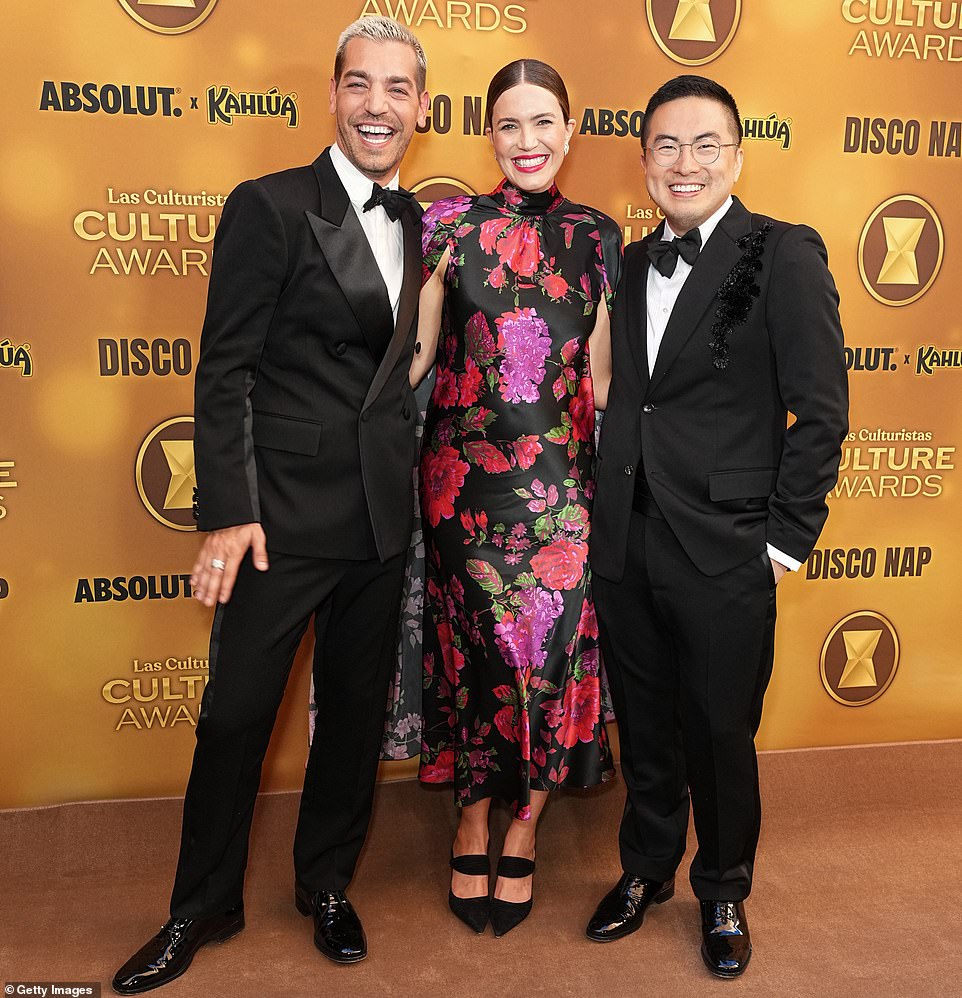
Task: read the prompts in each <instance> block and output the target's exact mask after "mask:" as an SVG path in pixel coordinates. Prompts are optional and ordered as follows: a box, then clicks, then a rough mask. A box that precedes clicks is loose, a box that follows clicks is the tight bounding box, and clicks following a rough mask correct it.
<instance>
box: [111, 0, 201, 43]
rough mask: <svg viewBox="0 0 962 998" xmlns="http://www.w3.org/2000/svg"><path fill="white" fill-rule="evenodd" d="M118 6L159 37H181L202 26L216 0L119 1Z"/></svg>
mask: <svg viewBox="0 0 962 998" xmlns="http://www.w3.org/2000/svg"><path fill="white" fill-rule="evenodd" d="M120 6H121V7H123V8H124V10H125V11H127V13H128V14H129V15H130V16H131V17H132V18H133V19H134V20H135V21H136V22H137V23H138V24H139V25H141V26H142V27H145V28H149V29H150V30H151V31H156V32H158V33H159V34H161V35H182V34H183V33H184V32H185V31H193V29H194V28H196V27H197V26H198V25H200V24H203V23H204V21H206V20H207V18H208V17H210V15H211V13H212V12H213V10H214V7H216V6H217V0H120Z"/></svg>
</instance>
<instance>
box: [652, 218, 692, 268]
mask: <svg viewBox="0 0 962 998" xmlns="http://www.w3.org/2000/svg"><path fill="white" fill-rule="evenodd" d="M700 249H701V233H700V232H699V231H698V229H689V230H688V232H686V233H685V234H684V235H683V236H675V238H674V239H672V240H671V241H670V242H669V241H668V240H667V239H659V240H658V242H657V243H650V244H649V245H648V259H649V260H651V265H652V266H653V267H654V268H655V270H657V271H658V273H659V274H661V275H662V276H663V277H671V275H672V274H673V273H674V272H675V266H676V265H677V263H678V257H679V256H680V257H681V258H682V260H684V261H685V263H687V264H688V266H689V267H692V266H694V264H695V261H696V260H697V259H698V252H699V250H700Z"/></svg>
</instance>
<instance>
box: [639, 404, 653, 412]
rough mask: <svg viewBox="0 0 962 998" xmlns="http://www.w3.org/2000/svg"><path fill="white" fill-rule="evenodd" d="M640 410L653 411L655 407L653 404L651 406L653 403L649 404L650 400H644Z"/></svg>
mask: <svg viewBox="0 0 962 998" xmlns="http://www.w3.org/2000/svg"><path fill="white" fill-rule="evenodd" d="M641 411H642V412H654V411H655V407H654V406H653V405H652V404H651V403H650V402H646V403H645V404H644V405H643V406H642V407H641Z"/></svg>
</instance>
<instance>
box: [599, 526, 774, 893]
mask: <svg viewBox="0 0 962 998" xmlns="http://www.w3.org/2000/svg"><path fill="white" fill-rule="evenodd" d="M594 587H595V588H594V595H595V604H596V607H597V611H598V619H599V624H600V628H601V646H602V654H603V655H604V664H605V671H606V674H607V677H608V683H609V687H610V690H611V698H612V703H613V705H614V708H615V714H616V717H617V719H618V734H619V738H620V742H621V768H622V775H623V777H624V780H625V785H626V788H627V800H626V802H625V811H624V815H623V818H622V822H621V830H620V835H619V843H620V847H621V862H622V866H623V868H624V870H625V871H626V872H627V873H631V874H634V875H636V876H639V877H644V878H646V879H650V880H655V881H665V880H668V879H669V878H671V877H672V876H674V874H675V870H676V868H677V867H678V865H679V863H680V862H681V859H682V857H683V856H684V854H685V846H686V837H687V830H688V814H689V801H690V809H691V813H692V814H693V816H694V821H695V832H696V835H697V838H698V850H697V852H696V854H695V857H694V860H693V862H692V865H691V869H690V880H691V885H692V888H693V890H694V892H695V895H696V896H697V897H699V898H700V899H702V900H722V901H740V900H743V899H744V898H746V897H747V896H748V894H749V893H750V891H751V883H752V870H753V866H754V860H755V850H756V847H757V844H758V833H759V828H760V824H761V803H760V799H759V792H758V766H757V762H756V757H755V741H754V739H755V733H756V732H757V730H758V725H759V722H760V721H761V713H762V699H763V697H764V694H765V689H766V687H767V686H768V682H769V679H770V678H771V673H772V661H773V653H774V636H775V578H774V573H773V571H772V566H771V562H770V560H769V558H768V555H767V553H762V554H759V555H758V556H757V557H754V558H752V559H751V560H750V561H747V562H745V563H744V564H742V565H738V566H737V567H735V568H733V569H731V570H730V571H727V572H724V573H722V574H721V575H718V576H706V575H704V574H702V573H701V572H700V571H699V570H698V569H697V568H696V567H695V565H694V564H693V563H692V561H691V559H690V558H689V557H688V555H687V554H686V553H685V551H684V549H683V548H682V546H681V544H680V543H679V542H678V540H677V538H676V537H675V535H674V533H673V532H672V530H671V528H670V527H669V525H668V523H667V522H666V521H665V520H664V519H661V518H660V517H659V516H652V515H647V516H646V515H643V514H641V513H638V512H632V514H631V526H630V530H629V537H628V552H627V562H626V568H625V575H624V578H623V580H622V581H621V582H618V583H613V582H611V581H609V580H607V579H605V578H603V577H601V576H599V575H597V574H596V575H595V576H594Z"/></svg>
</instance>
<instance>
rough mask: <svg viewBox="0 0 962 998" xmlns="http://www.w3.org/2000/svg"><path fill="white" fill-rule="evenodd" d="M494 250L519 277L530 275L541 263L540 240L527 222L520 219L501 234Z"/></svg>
mask: <svg viewBox="0 0 962 998" xmlns="http://www.w3.org/2000/svg"><path fill="white" fill-rule="evenodd" d="M495 250H496V251H497V254H498V259H499V260H500V261H501V262H502V263H503V264H504V265H505V266H506V267H507V268H508V269H509V270H512V271H514V273H516V274H517V275H518V276H519V277H532V276H533V275H534V273H535V271H536V270H537V269H538V265H539V264H540V263H541V240H540V239H539V238H538V230H537V229H536V228H535V227H534V226H533V225H531V224H530V223H529V222H525V221H522V222H521V223H520V224H518V225H516V226H515V227H514V228H513V229H511V230H510V231H509V232H506V233H505V234H504V235H503V236H501V237H500V238H499V239H498V241H497V243H496V245H495Z"/></svg>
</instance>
